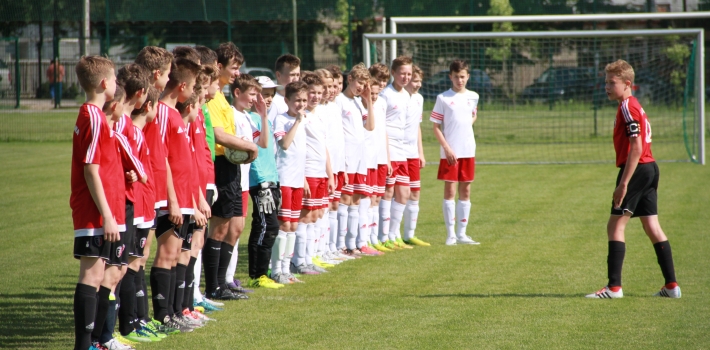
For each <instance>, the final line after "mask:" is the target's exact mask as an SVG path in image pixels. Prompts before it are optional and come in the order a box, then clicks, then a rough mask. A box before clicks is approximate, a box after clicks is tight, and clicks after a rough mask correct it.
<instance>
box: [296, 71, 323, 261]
mask: <svg viewBox="0 0 710 350" xmlns="http://www.w3.org/2000/svg"><path fill="white" fill-rule="evenodd" d="M301 81H302V82H304V83H306V84H307V85H308V94H307V98H308V100H307V106H306V118H307V119H308V122H307V123H306V125H305V131H306V164H305V175H306V184H305V185H304V189H303V192H304V193H303V209H302V210H301V215H300V218H299V222H298V227H297V228H296V248H295V251H294V258H293V261H292V262H291V271H292V272H294V273H299V274H303V275H314V274H319V273H324V272H327V271H326V270H325V267H333V266H334V265H332V264H325V263H323V262H322V261H320V260H319V259H317V258H316V256H315V253H316V244H318V242H319V241H320V226H318V227H316V223H317V222H318V220H320V219H321V218H322V216H323V210H322V209H323V198H327V194H328V193H331V192H333V188H334V182H333V173H332V171H331V168H330V159H329V158H330V157H329V156H328V148H327V146H326V139H327V138H326V135H327V125H326V124H325V116H324V115H323V114H322V111H323V110H324V109H319V105H320V102H321V100H322V99H323V90H324V89H323V81H322V80H321V79H320V77H318V75H316V74H314V73H313V72H303V74H302V75H301ZM316 263H318V264H316Z"/></svg>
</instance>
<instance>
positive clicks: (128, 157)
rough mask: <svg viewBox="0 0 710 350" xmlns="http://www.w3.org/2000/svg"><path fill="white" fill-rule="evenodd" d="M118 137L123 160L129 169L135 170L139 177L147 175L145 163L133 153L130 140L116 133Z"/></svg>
mask: <svg viewBox="0 0 710 350" xmlns="http://www.w3.org/2000/svg"><path fill="white" fill-rule="evenodd" d="M114 137H116V140H117V141H118V144H119V146H120V147H119V149H120V150H121V152H120V153H121V160H122V161H123V164H124V165H125V167H126V169H124V170H127V171H130V170H133V171H135V172H136V174H138V177H139V178H143V177H145V170H144V169H143V163H141V161H140V160H138V158H136V156H135V155H134V154H133V151H132V150H131V146H130V144H129V143H128V140H126V137H125V136H123V135H121V134H119V133H116V134H115V135H114Z"/></svg>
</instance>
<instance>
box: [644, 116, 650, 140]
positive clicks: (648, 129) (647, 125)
mask: <svg viewBox="0 0 710 350" xmlns="http://www.w3.org/2000/svg"><path fill="white" fill-rule="evenodd" d="M651 135H652V133H651V123H649V121H648V119H646V136H645V137H646V143H651Z"/></svg>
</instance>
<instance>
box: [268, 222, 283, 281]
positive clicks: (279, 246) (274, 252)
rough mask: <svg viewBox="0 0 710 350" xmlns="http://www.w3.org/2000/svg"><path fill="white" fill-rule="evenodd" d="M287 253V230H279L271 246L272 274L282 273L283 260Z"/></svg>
mask: <svg viewBox="0 0 710 350" xmlns="http://www.w3.org/2000/svg"><path fill="white" fill-rule="evenodd" d="M285 254H286V232H284V231H281V230H279V234H278V235H277V236H276V239H275V240H274V246H273V248H271V276H272V277H273V276H276V275H278V274H281V260H282V259H283V258H284V255H285Z"/></svg>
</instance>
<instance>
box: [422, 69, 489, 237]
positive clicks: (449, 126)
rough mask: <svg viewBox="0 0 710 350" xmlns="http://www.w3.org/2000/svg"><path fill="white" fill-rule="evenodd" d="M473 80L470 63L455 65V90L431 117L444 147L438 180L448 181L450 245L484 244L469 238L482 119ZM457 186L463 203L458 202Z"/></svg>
mask: <svg viewBox="0 0 710 350" xmlns="http://www.w3.org/2000/svg"><path fill="white" fill-rule="evenodd" d="M469 77H470V74H469V66H468V63H466V62H465V61H462V60H455V61H453V62H452V63H451V65H450V66H449V79H450V80H451V85H452V87H451V89H449V90H448V91H445V92H443V93H441V94H439V96H437V97H436V104H434V110H432V112H431V117H430V118H429V120H430V121H432V122H433V123H434V136H436V139H437V140H438V141H439V144H440V145H441V152H440V156H441V159H440V161H439V173H438V175H437V178H438V179H439V180H442V181H445V182H444V202H443V204H442V206H443V210H444V224H445V225H446V232H447V238H446V245H456V244H474V245H477V244H480V243H478V242H476V241H474V240H473V239H471V237H469V236H468V235H466V227H467V226H468V217H469V214H470V212H471V201H470V196H471V182H473V179H474V174H475V169H476V140H475V138H474V135H473V127H472V125H473V123H475V122H476V119H477V117H478V113H477V112H478V94H477V93H475V92H473V91H469V90H467V89H466V82H468V78H469ZM457 187H458V193H459V200H458V202H457V203H454V197H455V196H456V190H457ZM454 206H455V208H456V211H455V216H454ZM454 223H456V231H455V232H454Z"/></svg>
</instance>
